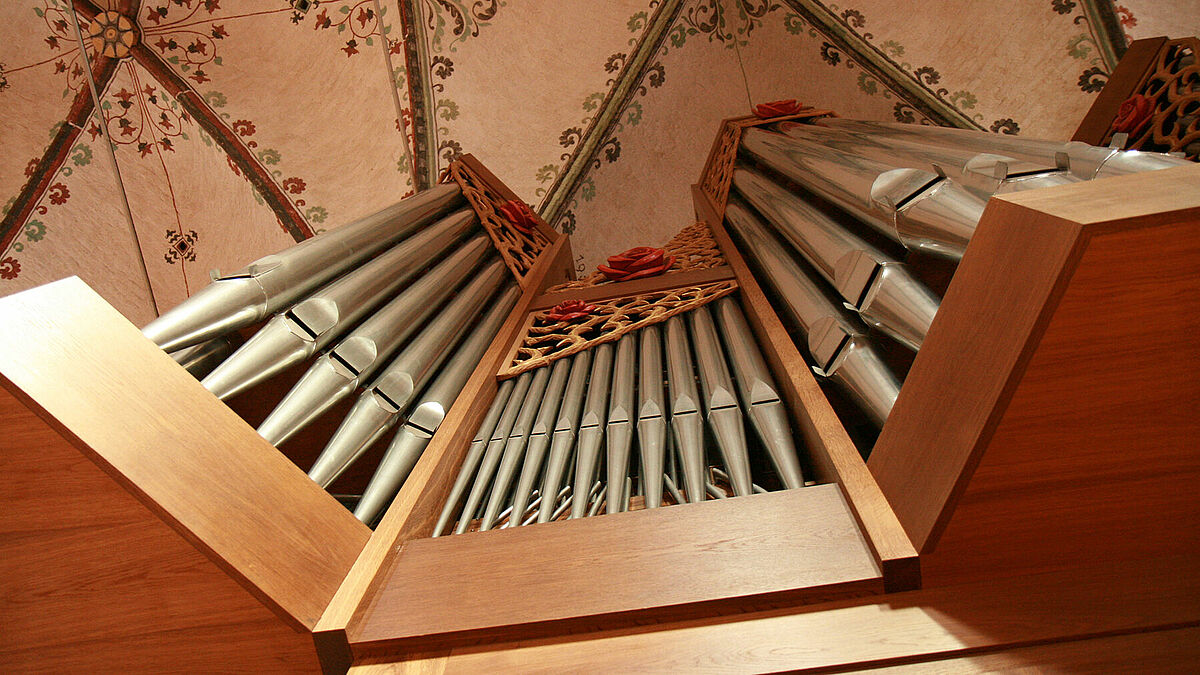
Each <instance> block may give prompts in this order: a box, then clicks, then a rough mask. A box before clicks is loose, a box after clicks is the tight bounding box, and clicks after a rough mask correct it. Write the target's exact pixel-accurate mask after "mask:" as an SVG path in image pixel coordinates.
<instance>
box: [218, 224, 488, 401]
mask: <svg viewBox="0 0 1200 675" xmlns="http://www.w3.org/2000/svg"><path fill="white" fill-rule="evenodd" d="M478 222H479V221H478V220H477V219H476V218H475V214H474V213H473V212H471V211H469V210H466V211H460V212H458V213H455V214H453V215H451V216H449V217H447V218H443V219H442V220H440V221H438V222H437V223H435V224H434V225H432V226H431V227H429V228H426V229H424V230H422V231H420V232H418V233H417V234H415V235H413V236H412V237H409V238H408V239H405V240H404V241H403V242H401V243H399V244H397V245H395V246H393V247H392V248H390V249H388V250H386V251H384V252H383V253H381V254H380V255H378V256H376V257H375V258H374V259H373V260H371V261H369V262H367V263H366V264H364V265H362V266H360V267H358V268H357V269H355V270H353V271H351V272H348V273H346V274H344V275H343V276H341V277H339V278H338V279H336V280H335V281H333V282H331V283H329V284H327V285H326V286H323V287H322V288H320V289H319V290H317V291H316V292H315V293H313V294H312V295H310V296H308V297H307V298H304V299H303V300H301V301H300V302H298V303H296V304H295V305H293V306H292V307H291V308H289V309H288V310H287V311H285V312H282V313H280V314H276V315H275V316H274V317H272V318H271V320H270V321H268V322H267V325H265V326H263V327H262V328H260V329H259V330H258V332H257V333H255V334H254V335H253V336H252V337H251V338H250V339H249V340H247V341H246V344H244V345H242V347H241V348H240V349H238V350H237V352H235V353H234V354H233V356H231V357H229V358H228V359H226V360H225V362H224V363H222V364H221V365H220V367H218V368H217V369H215V370H214V371H213V372H212V373H210V374H209V375H208V377H206V378H204V380H203V382H202V384H203V385H204V387H205V388H206V389H208V390H209V391H211V392H212V393H213V394H214V395H216V397H217V398H220V399H227V398H229V397H231V396H234V395H235V394H238V393H240V392H242V391H245V390H246V389H249V388H250V387H253V386H254V385H256V384H258V383H260V382H263V381H265V380H267V379H269V378H270V377H272V376H273V375H276V374H278V373H280V372H283V371H284V370H287V369H288V368H290V367H291V366H294V365H296V364H298V363H301V362H303V361H307V360H308V359H309V358H310V357H311V356H312V355H313V354H315V353H316V352H317V351H318V350H321V349H324V348H325V347H326V346H328V345H329V344H330V343H331V342H333V341H334V340H335V339H337V338H338V337H339V336H340V335H342V334H343V333H344V332H345V331H347V330H349V329H350V328H351V327H352V326H354V325H355V324H356V323H357V322H358V321H359V320H360V319H362V318H363V317H364V316H366V315H367V313H368V312H370V311H371V310H373V309H375V308H376V307H377V306H378V305H380V304H381V303H383V302H384V301H385V300H387V299H388V298H390V297H391V296H392V295H394V294H395V292H396V291H398V290H399V289H400V288H401V286H403V285H404V284H405V282H407V281H409V280H410V279H412V277H413V276H415V275H416V274H417V273H418V272H420V271H421V269H422V268H423V267H425V265H426V262H425V261H427V260H430V259H437V258H438V257H439V256H440V255H441V254H442V253H443V252H444V251H445V250H446V249H448V248H449V247H450V246H451V245H452V244H454V243H455V242H456V241H458V240H460V239H461V238H462V237H463V236H464V235H466V234H467V233H468V232H469V231H470V230H472V229H475V228H476V227H477V226H478Z"/></svg>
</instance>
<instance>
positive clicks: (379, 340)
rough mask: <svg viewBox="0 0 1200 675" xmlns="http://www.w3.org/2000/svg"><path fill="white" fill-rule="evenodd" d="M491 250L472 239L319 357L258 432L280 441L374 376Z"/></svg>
mask: <svg viewBox="0 0 1200 675" xmlns="http://www.w3.org/2000/svg"><path fill="white" fill-rule="evenodd" d="M490 253H491V244H490V243H489V241H488V239H487V237H485V236H483V235H480V236H478V237H475V238H474V239H471V240H470V241H468V242H467V243H466V244H465V245H463V246H462V247H461V248H459V249H458V250H457V251H455V252H454V253H452V254H450V255H449V256H447V257H446V258H445V259H444V260H443V261H442V262H441V263H439V264H438V265H437V266H435V267H434V268H433V269H431V270H430V271H429V272H427V273H426V274H425V275H424V276H422V277H421V278H420V279H418V280H417V281H415V282H413V283H412V284H411V285H410V286H409V287H408V288H406V289H405V290H404V292H403V293H401V294H400V295H398V296H396V298H394V299H393V300H392V301H390V302H388V303H387V304H386V305H384V306H383V307H382V308H380V309H379V310H378V311H376V312H375V313H374V314H372V315H371V317H370V318H368V319H367V320H366V321H364V322H363V323H362V324H360V325H359V326H358V327H357V328H355V329H354V330H353V331H351V332H350V334H349V335H348V336H347V337H345V338H343V339H342V340H341V341H340V342H338V344H337V346H335V347H334V348H333V349H332V350H330V351H329V352H327V353H325V354H322V355H321V356H319V357H317V360H316V361H315V362H314V363H313V365H312V367H310V368H309V369H308V372H306V373H305V374H304V376H303V377H301V378H300V381H299V382H297V383H296V386H294V387H292V390H291V391H289V392H288V393H287V395H286V396H284V398H283V400H282V401H280V403H279V405H278V406H276V407H275V409H274V410H273V411H271V414H270V415H268V416H267V418H266V419H265V420H263V423H262V424H261V425H260V426H259V427H258V433H259V435H260V436H262V437H263V438H265V439H267V440H268V441H269V442H270V443H271V444H273V445H279V444H280V443H282V442H283V441H285V440H287V439H288V438H290V437H291V435H292V434H294V433H296V432H297V431H299V430H300V429H302V428H303V427H304V426H305V425H307V424H308V423H309V422H311V421H312V420H314V419H316V418H317V417H318V416H319V415H320V414H321V413H323V412H325V411H326V410H328V409H329V408H330V407H331V406H332V405H333V404H334V403H336V402H337V401H339V400H340V399H342V398H344V397H346V396H348V395H349V394H350V393H352V392H353V391H354V390H355V389H357V388H358V387H359V386H360V385H362V384H363V383H364V382H366V381H367V380H369V379H370V377H371V375H373V374H374V373H375V371H377V370H379V368H381V367H383V366H384V365H385V364H387V360H388V357H390V356H391V355H392V353H394V352H395V350H396V349H397V348H398V347H399V346H400V345H401V344H402V343H403V342H404V340H406V339H407V338H408V337H409V336H410V335H412V334H413V333H414V332H416V330H417V329H418V328H420V326H421V324H422V323H423V322H424V321H425V319H427V318H428V317H429V316H430V315H431V314H433V312H434V310H435V309H437V306H438V305H439V304H441V303H442V302H443V301H444V300H445V299H446V298H447V297H448V296H449V295H450V293H451V292H453V290H454V287H455V285H456V284H457V283H458V282H459V281H460V280H462V279H465V278H468V277H470V272H471V270H472V269H473V268H474V267H476V266H477V265H478V264H479V263H480V262H482V261H483V260H484V259H485V258H486V257H489V254H490Z"/></svg>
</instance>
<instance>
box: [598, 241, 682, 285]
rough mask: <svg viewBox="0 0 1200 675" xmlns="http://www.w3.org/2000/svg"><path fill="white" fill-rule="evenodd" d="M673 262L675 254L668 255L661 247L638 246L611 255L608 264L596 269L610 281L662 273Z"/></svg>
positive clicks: (627, 279)
mask: <svg viewBox="0 0 1200 675" xmlns="http://www.w3.org/2000/svg"><path fill="white" fill-rule="evenodd" d="M673 264H675V256H669V255H667V253H666V251H664V250H662V249H661V248H653V247H651V246H638V247H637V248H631V249H629V250H628V251H625V252H624V253H621V254H619V255H614V256H610V257H609V259H608V265H597V266H596V269H598V270H600V272H601V273H602V274H603V275H604V276H605V277H607V278H608V280H609V281H630V280H632V279H641V278H643V277H653V276H656V275H659V274H662V273H663V272H666V271H667V270H668V269H670V267H671V265H673Z"/></svg>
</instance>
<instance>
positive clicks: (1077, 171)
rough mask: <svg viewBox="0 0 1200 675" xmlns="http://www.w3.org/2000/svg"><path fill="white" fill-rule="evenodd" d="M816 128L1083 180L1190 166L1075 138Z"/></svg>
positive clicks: (886, 127) (843, 122) (852, 125)
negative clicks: (1055, 170) (1050, 169)
mask: <svg viewBox="0 0 1200 675" xmlns="http://www.w3.org/2000/svg"><path fill="white" fill-rule="evenodd" d="M820 124H821V126H826V127H830V128H833V129H843V130H847V131H857V132H862V133H865V134H869V135H870V136H871V137H872V138H875V139H878V140H879V141H880V142H890V141H892V140H901V141H906V142H916V143H921V144H925V145H929V146H940V147H948V148H958V149H962V150H966V151H969V152H977V153H997V154H1000V155H1006V156H1008V157H1012V158H1015V159H1017V160H1020V161H1023V162H1030V163H1036V164H1051V165H1054V166H1058V167H1059V168H1064V169H1066V170H1067V171H1070V172H1071V174H1072V175H1074V176H1076V177H1077V178H1080V179H1083V180H1092V179H1095V178H1105V177H1107V176H1119V175H1123V174H1127V173H1137V172H1140V171H1157V170H1159V169H1169V168H1171V167H1175V166H1186V165H1187V164H1190V162H1188V160H1186V159H1184V158H1182V157H1172V156H1171V155H1164V154H1162V153H1158V152H1143V151H1140V150H1120V149H1118V148H1103V147H1098V146H1094V145H1088V144H1087V143H1082V142H1080V141H1050V140H1039V139H1033V138H1026V137H1024V136H1011V135H1008V134H989V133H986V132H982V131H970V130H967V129H949V128H946V127H931V126H924V125H916V124H898V123H895V122H865V121H859V120H847V119H840V118H826V119H822V120H821V121H820Z"/></svg>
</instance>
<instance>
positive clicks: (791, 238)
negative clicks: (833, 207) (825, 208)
mask: <svg viewBox="0 0 1200 675" xmlns="http://www.w3.org/2000/svg"><path fill="white" fill-rule="evenodd" d="M733 186H734V188H735V189H736V191H737V193H738V194H739V195H740V196H742V197H743V198H744V199H745V200H746V201H747V202H749V203H750V204H751V205H753V206H754V208H755V209H756V210H757V211H758V212H759V213H761V214H762V215H763V216H765V217H766V219H767V220H768V221H770V222H771V224H772V225H774V226H775V229H776V230H777V231H778V232H780V233H781V234H783V235H784V237H785V238H786V239H787V240H788V242H789V243H791V244H792V245H793V246H794V247H795V248H796V250H797V251H798V252H799V253H800V254H801V255H802V256H803V257H804V259H805V260H807V261H808V262H809V263H810V264H811V265H812V266H813V268H814V269H815V270H816V271H817V272H818V273H819V274H820V275H821V276H822V277H824V278H825V280H826V281H828V282H829V283H830V284H831V285H832V286H833V288H834V289H835V290H836V291H837V292H838V294H839V295H841V296H842V299H843V300H844V301H845V303H846V305H847V306H848V307H850V308H851V309H853V310H854V311H856V312H858V313H859V315H861V316H862V318H863V320H864V321H866V322H867V323H868V324H869V325H872V326H875V327H876V328H879V329H880V330H882V331H884V332H885V333H887V334H889V335H891V336H892V337H894V338H896V339H897V340H899V341H900V342H902V343H904V344H906V345H908V346H909V347H911V348H913V349H918V348H920V346H921V341H922V340H924V339H925V333H926V332H927V331H928V330H929V325H930V324H931V323H933V316H934V314H936V313H937V308H938V303H939V302H940V300H939V298H938V297H937V296H936V295H934V294H933V292H932V291H930V290H929V289H928V288H926V287H925V285H924V284H922V283H921V282H920V281H918V280H917V279H916V278H915V277H913V276H912V274H910V273H909V270H908V267H907V266H906V265H905V264H904V263H902V262H900V261H898V260H895V259H893V258H891V257H890V256H888V255H887V254H885V253H883V252H882V251H880V250H879V249H877V248H875V247H874V246H871V245H870V244H868V243H867V242H865V241H863V240H862V239H860V238H859V237H857V236H855V235H854V234H852V233H851V232H849V231H848V230H846V229H845V228H844V227H842V226H841V225H840V224H839V223H837V222H836V221H835V220H833V219H832V218H831V217H829V216H827V215H826V214H825V213H823V212H822V211H821V210H820V209H819V208H817V207H816V206H814V205H812V204H809V203H807V202H805V201H803V200H802V199H800V198H799V197H797V196H795V195H793V194H792V193H790V192H788V190H787V189H786V188H784V187H782V186H780V185H779V184H777V183H775V182H774V181H772V180H771V179H770V178H769V177H767V176H765V175H763V174H761V173H759V172H757V171H755V170H753V169H749V168H745V167H739V168H738V169H737V170H735V171H734V174H733Z"/></svg>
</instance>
